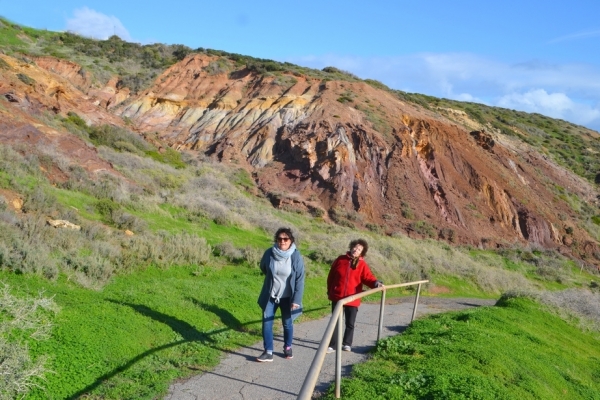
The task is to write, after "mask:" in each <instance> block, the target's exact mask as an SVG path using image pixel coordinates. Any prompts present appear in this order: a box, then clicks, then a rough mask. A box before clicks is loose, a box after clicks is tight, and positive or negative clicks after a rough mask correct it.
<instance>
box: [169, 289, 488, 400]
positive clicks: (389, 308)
mask: <svg viewBox="0 0 600 400" xmlns="http://www.w3.org/2000/svg"><path fill="white" fill-rule="evenodd" d="M494 303H495V300H480V299H442V298H423V297H422V298H421V299H420V300H419V305H418V308H417V318H418V317H419V316H422V315H424V314H430V313H439V312H445V311H454V310H461V309H465V308H471V307H478V306H482V305H493V304H494ZM413 304H414V298H407V299H402V300H400V301H398V300H396V301H394V300H393V299H392V301H391V302H390V303H389V304H386V306H385V314H384V320H383V321H384V329H383V332H382V336H383V337H387V336H392V335H396V334H399V333H401V332H402V331H403V330H404V329H405V328H406V326H407V325H408V323H409V322H410V318H411V316H412V309H413ZM278 315H279V314H278ZM378 318H379V304H366V303H363V304H362V305H361V306H360V309H359V311H358V317H357V321H356V325H355V332H354V345H353V347H352V352H342V376H347V375H349V373H350V371H351V368H352V365H353V364H356V363H359V362H361V361H364V360H365V359H366V358H367V357H368V355H367V352H368V351H369V350H370V349H372V348H373V346H374V345H375V339H376V338H377V326H378ZM328 323H329V317H326V318H322V319H320V320H316V321H309V322H303V323H296V324H294V343H293V350H294V358H293V359H291V360H287V359H285V358H284V356H283V338H282V336H281V335H279V336H277V335H276V336H275V351H274V353H273V362H270V363H259V362H257V361H256V357H258V356H259V355H260V354H261V353H262V350H263V349H262V341H261V342H259V343H256V344H254V345H253V346H250V347H243V348H240V349H238V351H236V352H231V353H229V354H227V355H226V356H225V357H224V358H223V360H222V361H221V363H220V364H219V365H218V366H217V367H216V368H215V369H214V370H212V371H209V372H205V373H203V374H202V375H198V376H195V377H192V378H190V379H188V380H187V381H183V382H178V383H175V384H173V385H172V386H171V387H170V388H169V393H168V395H167V396H166V397H165V400H221V399H225V400H229V399H231V400H233V399H240V400H264V399H277V400H279V399H296V397H297V396H298V393H300V388H301V387H302V383H303V382H304V378H305V377H306V374H307V373H308V369H309V367H310V365H311V363H312V360H313V358H314V356H315V353H316V351H317V349H318V347H319V343H320V341H321V339H322V337H323V333H324V332H325V328H326V327H327V324H328ZM275 326H277V324H276V325H275ZM334 380H335V353H334V354H328V355H327V356H326V357H325V362H324V363H323V368H322V369H321V374H320V375H319V381H318V383H317V386H316V387H315V392H314V394H313V398H316V397H318V396H319V393H321V392H324V391H326V390H327V388H328V387H329V386H330V385H331V383H332V382H334Z"/></svg>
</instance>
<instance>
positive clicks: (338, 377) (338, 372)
mask: <svg viewBox="0 0 600 400" xmlns="http://www.w3.org/2000/svg"><path fill="white" fill-rule="evenodd" d="M343 315H344V312H343V308H342V312H341V313H340V316H339V318H338V321H337V338H336V342H335V398H336V399H339V398H340V396H341V386H342V340H343V327H342V325H343V324H342V317H343Z"/></svg>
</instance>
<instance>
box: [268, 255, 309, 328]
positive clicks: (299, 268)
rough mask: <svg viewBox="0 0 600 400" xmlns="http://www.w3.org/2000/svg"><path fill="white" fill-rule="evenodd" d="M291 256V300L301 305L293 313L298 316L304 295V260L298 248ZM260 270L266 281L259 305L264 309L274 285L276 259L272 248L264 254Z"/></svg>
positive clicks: (289, 280)
mask: <svg viewBox="0 0 600 400" xmlns="http://www.w3.org/2000/svg"><path fill="white" fill-rule="evenodd" d="M291 258H292V273H291V274H290V277H289V279H288V281H287V284H289V285H290V287H291V289H292V298H291V302H292V303H295V304H298V305H299V306H300V308H299V309H297V310H294V312H293V314H292V315H293V317H294V318H296V317H298V316H299V315H300V314H301V313H302V296H303V295H304V260H303V259H302V256H301V255H300V252H299V251H298V249H296V250H295V251H294V252H293V253H292V255H291ZM260 270H261V271H262V272H263V274H265V281H264V282H263V287H262V290H261V291H260V295H259V296H258V305H259V306H260V308H262V309H263V310H264V309H265V307H266V306H267V303H268V302H269V296H270V294H271V287H272V286H273V270H274V260H273V255H272V248H269V249H267V251H265V254H263V257H262V260H260Z"/></svg>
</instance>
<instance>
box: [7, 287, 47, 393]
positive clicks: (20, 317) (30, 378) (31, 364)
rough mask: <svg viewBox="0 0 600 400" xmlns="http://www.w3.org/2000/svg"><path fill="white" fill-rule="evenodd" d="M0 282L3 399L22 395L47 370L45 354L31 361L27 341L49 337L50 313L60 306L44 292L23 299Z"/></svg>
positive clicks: (34, 384) (35, 384) (33, 385)
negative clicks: (45, 295) (44, 294)
mask: <svg viewBox="0 0 600 400" xmlns="http://www.w3.org/2000/svg"><path fill="white" fill-rule="evenodd" d="M0 285H2V287H1V288H0V314H1V315H2V319H0V399H16V398H22V397H25V396H26V395H27V393H28V392H29V391H30V390H31V389H32V388H33V387H35V386H39V384H38V382H39V380H40V379H43V378H44V375H46V374H47V373H48V370H46V368H45V366H44V365H45V362H46V357H43V356H42V357H38V358H37V359H36V360H35V361H33V360H31V357H30V356H29V350H28V346H27V342H26V341H25V340H30V339H31V340H44V339H47V338H48V337H49V335H50V331H51V328H52V323H51V318H50V316H51V315H52V314H56V313H57V312H58V307H57V306H56V303H55V302H54V300H53V299H51V298H46V297H43V296H42V295H41V294H40V295H39V296H38V297H37V298H24V299H22V298H18V297H16V296H14V295H12V294H11V293H10V287H9V286H8V285H7V284H0ZM9 338H11V339H9ZM15 338H19V339H16V340H15Z"/></svg>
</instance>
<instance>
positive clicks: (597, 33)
mask: <svg viewBox="0 0 600 400" xmlns="http://www.w3.org/2000/svg"><path fill="white" fill-rule="evenodd" d="M596 36H600V30H595V31H587V32H577V33H572V34H570V35H565V36H561V37H558V38H555V39H552V40H550V41H549V42H548V44H552V43H559V42H567V41H571V40H579V39H586V38H590V37H596Z"/></svg>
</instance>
